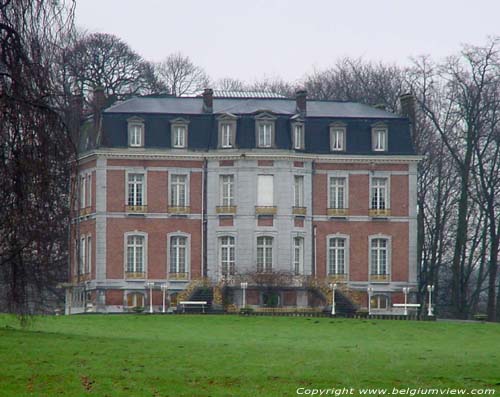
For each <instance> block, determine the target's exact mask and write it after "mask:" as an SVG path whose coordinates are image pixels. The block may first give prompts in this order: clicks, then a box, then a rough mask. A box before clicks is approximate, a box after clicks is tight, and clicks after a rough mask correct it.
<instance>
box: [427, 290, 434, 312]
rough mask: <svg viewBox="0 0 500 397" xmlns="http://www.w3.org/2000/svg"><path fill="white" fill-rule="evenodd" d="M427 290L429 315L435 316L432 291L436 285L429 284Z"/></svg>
mask: <svg viewBox="0 0 500 397" xmlns="http://www.w3.org/2000/svg"><path fill="white" fill-rule="evenodd" d="M427 291H428V292H429V307H428V310H427V315H428V316H434V311H433V310H432V293H433V292H434V285H428V286H427Z"/></svg>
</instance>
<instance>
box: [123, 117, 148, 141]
mask: <svg viewBox="0 0 500 397" xmlns="http://www.w3.org/2000/svg"><path fill="white" fill-rule="evenodd" d="M137 129H138V130H139V134H138V135H136V131H137ZM144 130H145V124H144V120H143V119H141V118H139V117H131V118H129V119H127V135H128V146H129V147H131V148H141V147H144V136H145V133H144ZM133 137H138V138H139V142H134V140H133V139H132V138H133Z"/></svg>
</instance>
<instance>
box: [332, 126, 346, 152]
mask: <svg viewBox="0 0 500 397" xmlns="http://www.w3.org/2000/svg"><path fill="white" fill-rule="evenodd" d="M346 134H347V127H346V125H345V124H344V123H339V122H335V123H332V124H330V150H331V151H332V152H344V151H345V150H346Z"/></svg>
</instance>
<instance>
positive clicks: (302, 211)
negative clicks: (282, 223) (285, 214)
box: [292, 207, 307, 215]
mask: <svg viewBox="0 0 500 397" xmlns="http://www.w3.org/2000/svg"><path fill="white" fill-rule="evenodd" d="M292 214H294V215H305V214H307V207H292Z"/></svg>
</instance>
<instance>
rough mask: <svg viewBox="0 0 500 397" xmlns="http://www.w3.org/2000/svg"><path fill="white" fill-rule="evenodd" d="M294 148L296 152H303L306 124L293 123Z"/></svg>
mask: <svg viewBox="0 0 500 397" xmlns="http://www.w3.org/2000/svg"><path fill="white" fill-rule="evenodd" d="M292 134H293V148H294V149H295V150H303V149H304V146H305V145H304V142H305V126H304V123H292Z"/></svg>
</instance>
